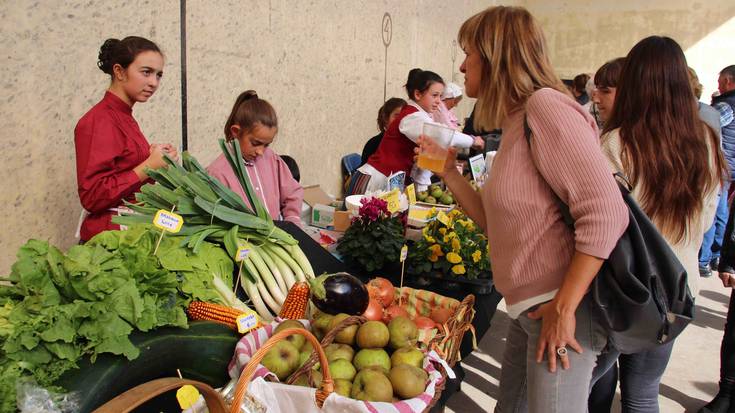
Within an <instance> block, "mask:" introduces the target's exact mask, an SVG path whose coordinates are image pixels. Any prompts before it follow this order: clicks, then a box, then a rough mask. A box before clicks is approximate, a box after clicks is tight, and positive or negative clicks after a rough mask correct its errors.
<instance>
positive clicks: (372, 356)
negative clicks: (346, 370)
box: [353, 348, 391, 374]
mask: <svg viewBox="0 0 735 413" xmlns="http://www.w3.org/2000/svg"><path fill="white" fill-rule="evenodd" d="M353 364H354V365H355V368H357V370H358V371H360V370H363V369H365V368H368V367H380V369H381V370H382V371H383V372H385V374H388V372H389V371H390V366H391V364H390V357H389V356H388V353H386V351H385V350H383V349H382V348H364V349H362V350H360V351H358V352H357V354H355V359H354V360H353Z"/></svg>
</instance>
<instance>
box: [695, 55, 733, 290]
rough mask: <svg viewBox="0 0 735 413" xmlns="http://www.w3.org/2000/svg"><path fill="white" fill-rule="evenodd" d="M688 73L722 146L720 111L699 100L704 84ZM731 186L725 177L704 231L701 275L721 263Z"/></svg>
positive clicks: (709, 273)
mask: <svg viewBox="0 0 735 413" xmlns="http://www.w3.org/2000/svg"><path fill="white" fill-rule="evenodd" d="M688 73H689V82H690V84H691V86H692V90H693V91H694V96H695V99H696V100H697V107H698V108H699V117H700V118H701V119H702V120H703V121H705V122H706V123H707V125H709V127H710V128H712V130H714V131H715V134H716V135H717V140H718V141H719V142H720V148H722V135H721V131H722V129H721V126H720V113H719V112H718V111H717V109H715V108H713V107H712V106H710V105H707V104H706V103H702V102H700V101H699V99H700V98H701V97H702V84H701V83H699V77H698V76H697V72H695V71H694V69H692V68H691V67H690V68H688ZM729 187H730V182H729V181H728V180H727V179H725V180H724V181H723V182H722V188H721V189H720V193H719V194H718V200H717V212H716V213H715V222H714V223H713V224H712V226H710V228H709V229H708V230H707V232H705V233H704V238H703V239H702V246H701V247H700V249H699V275H700V276H702V277H710V276H712V271H713V270H715V271H717V266H718V265H719V263H720V250H721V249H722V242H723V239H724V237H725V226H726V225H727V216H728V215H729V212H728V206H727V190H728V188H729Z"/></svg>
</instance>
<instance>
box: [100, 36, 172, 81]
mask: <svg viewBox="0 0 735 413" xmlns="http://www.w3.org/2000/svg"><path fill="white" fill-rule="evenodd" d="M146 51H152V52H157V53H160V54H163V53H161V49H159V48H158V45H156V44H155V43H153V42H152V41H150V40H148V39H146V38H143V37H138V36H128V37H126V38H124V39H122V40H118V39H107V40H105V42H104V43H103V44H102V46H101V47H100V53H99V55H98V57H97V58H98V60H97V67H99V68H100V70H101V71H103V72H105V73H107V74H108V75H110V76H112V74H113V73H112V68H113V67H114V66H115V65H120V66H122V68H123V69H126V68H127V67H128V66H130V64H131V63H133V60H135V58H136V56H138V55H139V54H140V53H142V52H146Z"/></svg>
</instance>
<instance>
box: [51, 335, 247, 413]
mask: <svg viewBox="0 0 735 413" xmlns="http://www.w3.org/2000/svg"><path fill="white" fill-rule="evenodd" d="M239 338H240V336H239V335H238V334H237V332H235V331H233V330H231V329H230V328H227V327H225V326H223V325H220V324H216V323H212V322H208V321H195V322H191V323H190V324H189V328H188V329H183V328H160V329H157V330H155V331H150V332H147V333H141V332H136V333H133V334H132V335H131V336H130V339H131V341H132V342H133V344H134V345H135V346H136V347H138V348H139V349H140V356H139V357H138V358H136V359H135V360H127V359H126V358H125V357H121V356H113V355H108V354H104V355H101V356H100V357H98V358H97V361H96V362H95V363H91V362H90V361H89V359H84V360H83V361H82V362H80V363H79V369H78V370H73V371H70V372H67V373H65V374H64V375H63V376H62V377H61V378H60V380H59V382H58V384H59V385H60V386H62V387H64V388H65V389H67V390H69V391H79V392H80V393H81V395H82V403H81V406H80V407H81V408H80V410H79V411H80V412H89V411H92V410H94V409H95V408H97V407H99V406H101V405H102V404H104V403H105V402H107V401H109V400H110V399H112V398H114V397H115V396H117V395H118V394H120V393H123V392H125V391H126V390H128V389H130V388H132V387H135V386H137V385H139V384H142V383H145V382H147V381H150V380H154V379H157V378H161V377H176V376H177V373H176V369H179V370H180V371H181V375H182V376H183V377H184V378H186V379H191V380H198V381H202V382H205V383H207V384H209V385H211V386H212V387H221V386H223V385H224V384H225V383H227V382H228V381H229V375H228V374H227V365H228V364H229V362H230V360H231V359H232V355H233V353H234V350H235V345H236V344H237V341H238V340H239ZM156 411H159V410H156ZM178 411H181V410H180V409H179V410H178Z"/></svg>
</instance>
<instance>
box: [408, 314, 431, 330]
mask: <svg viewBox="0 0 735 413" xmlns="http://www.w3.org/2000/svg"><path fill="white" fill-rule="evenodd" d="M413 323H414V324H416V327H418V329H419V330H423V329H425V328H435V327H436V324H434V320H432V319H430V318H429V317H423V316H418V317H416V318H414V319H413Z"/></svg>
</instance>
